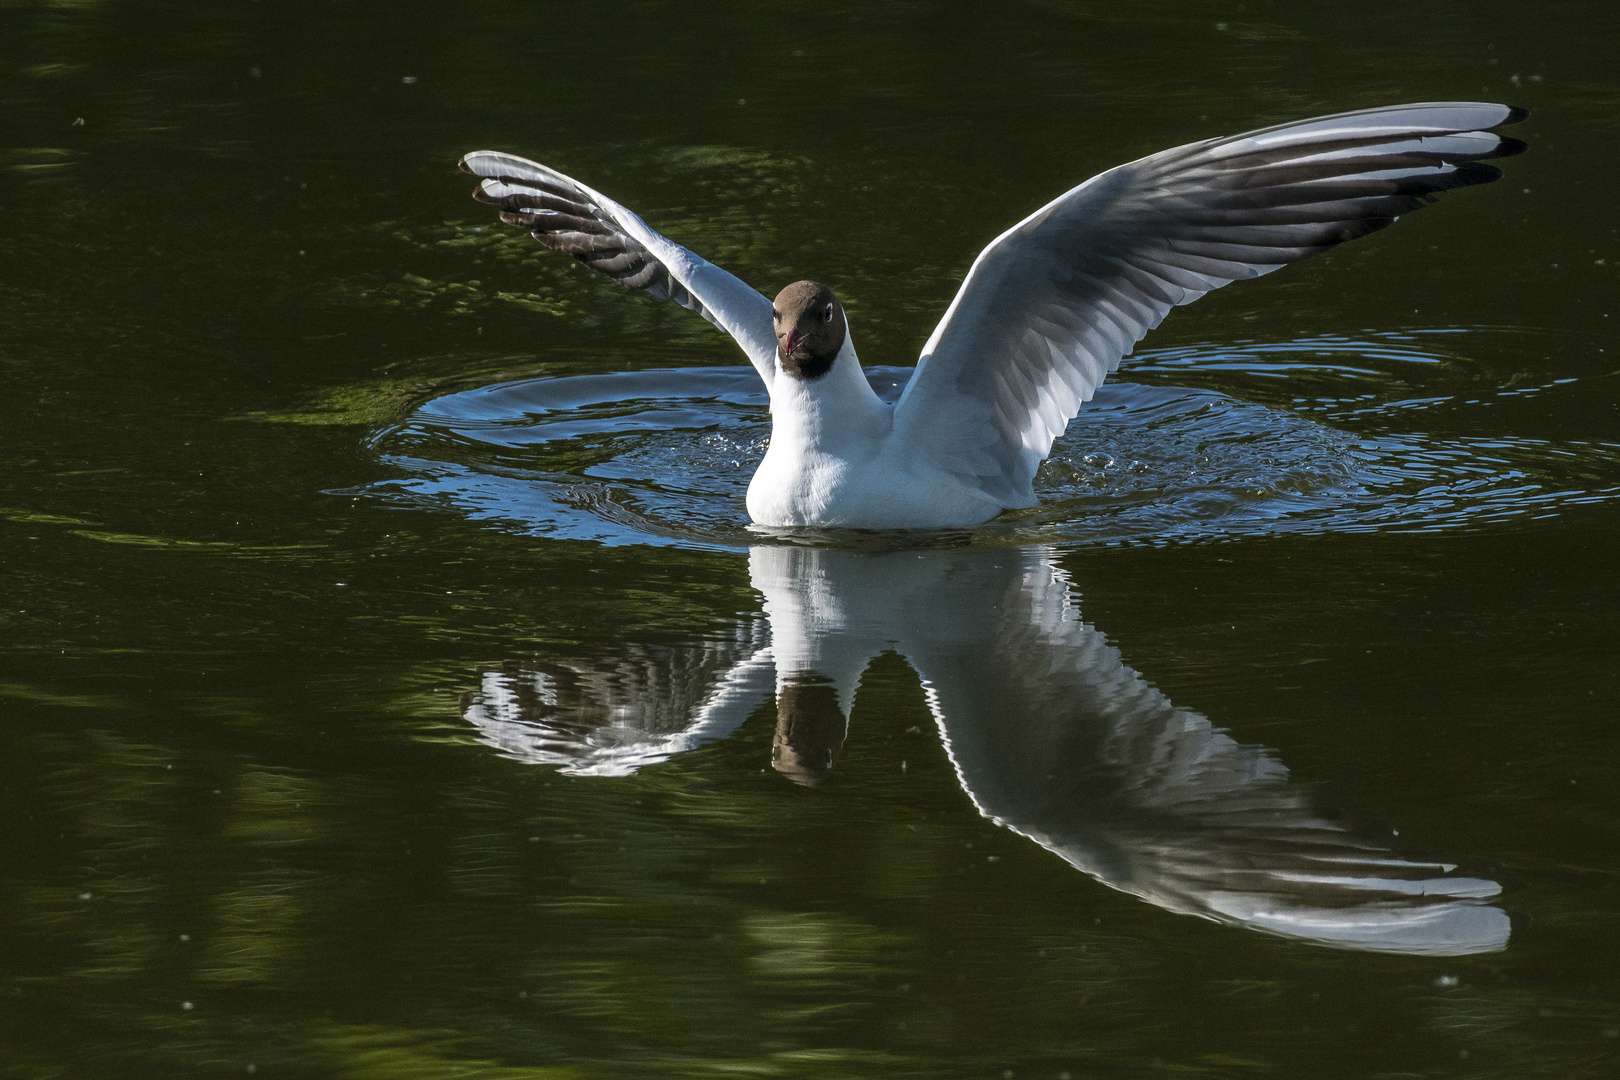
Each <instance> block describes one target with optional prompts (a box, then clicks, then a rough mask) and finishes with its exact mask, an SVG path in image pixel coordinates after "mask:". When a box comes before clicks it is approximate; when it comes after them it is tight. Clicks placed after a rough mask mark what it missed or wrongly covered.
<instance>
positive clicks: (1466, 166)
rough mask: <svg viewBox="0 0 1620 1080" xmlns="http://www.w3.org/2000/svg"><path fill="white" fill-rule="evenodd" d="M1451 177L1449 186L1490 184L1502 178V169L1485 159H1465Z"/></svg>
mask: <svg viewBox="0 0 1620 1080" xmlns="http://www.w3.org/2000/svg"><path fill="white" fill-rule="evenodd" d="M1450 179H1451V183H1449V184H1447V185H1446V187H1447V188H1460V187H1473V186H1474V185H1475V184H1489V183H1492V182H1494V181H1497V180H1500V179H1502V170H1501V169H1498V168H1497V167H1496V166H1495V165H1487V164H1485V163H1484V162H1483V161H1465V162H1463V163H1462V164H1460V165H1458V166H1457V169H1456V171H1455V172H1453V173H1452V174H1451V178H1450Z"/></svg>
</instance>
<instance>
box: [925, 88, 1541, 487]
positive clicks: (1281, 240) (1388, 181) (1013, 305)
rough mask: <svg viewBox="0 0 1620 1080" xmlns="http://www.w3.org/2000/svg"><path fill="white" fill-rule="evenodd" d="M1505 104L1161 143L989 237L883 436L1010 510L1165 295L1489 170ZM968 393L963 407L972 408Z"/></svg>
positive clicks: (1273, 257)
mask: <svg viewBox="0 0 1620 1080" xmlns="http://www.w3.org/2000/svg"><path fill="white" fill-rule="evenodd" d="M1524 115H1525V114H1524V112H1523V111H1522V110H1519V109H1514V108H1511V107H1509V106H1506V105H1493V104H1486V103H1476V102H1431V103H1426V104H1417V105H1399V106H1393V107H1389V108H1382V109H1366V110H1362V111H1360V112H1352V113H1341V114H1339V115H1336V116H1325V117H1318V118H1315V119H1310V120H1302V121H1298V122H1295V123H1291V124H1282V125H1279V126H1277V127H1272V128H1265V129H1262V130H1260V131H1252V132H1248V133H1246V134H1242V135H1234V136H1230V137H1227V138H1221V139H1211V140H1207V141H1204V142H1199V143H1192V144H1190V145H1187V146H1181V147H1177V148H1175V149H1173V150H1166V151H1164V152H1163V153H1159V154H1155V155H1153V156H1151V157H1147V158H1143V159H1141V160H1140V161H1136V162H1132V163H1131V164H1129V165H1123V166H1120V167H1119V168H1116V169H1111V170H1109V171H1108V172H1105V173H1102V174H1101V175H1099V176H1095V177H1092V178H1091V179H1090V180H1087V181H1086V182H1085V183H1083V184H1081V185H1080V186H1079V187H1076V188H1074V189H1073V190H1071V191H1069V192H1067V193H1066V194H1064V195H1063V196H1061V197H1059V198H1058V199H1056V200H1054V201H1053V202H1051V203H1049V204H1047V205H1046V206H1044V207H1042V208H1041V209H1040V210H1038V211H1036V212H1035V213H1034V214H1032V215H1030V216H1029V217H1028V218H1026V219H1025V220H1023V221H1021V222H1019V223H1018V224H1017V225H1015V226H1014V227H1013V228H1011V229H1009V230H1008V231H1007V232H1005V233H1003V234H1002V235H1001V236H999V237H997V238H996V240H995V241H993V242H992V243H991V244H990V246H989V247H987V248H985V250H984V251H983V252H982V253H981V254H980V255H979V257H978V259H976V260H975V261H974V264H973V267H972V269H971V270H969V271H968V275H967V278H966V280H964V281H963V283H962V287H961V289H960V291H959V292H958V293H957V295H956V298H955V299H954V300H953V301H952V302H951V306H950V308H949V310H947V311H946V313H945V317H944V319H942V320H941V321H940V324H939V326H938V327H936V328H935V330H934V333H933V335H932V336H931V337H930V338H929V340H928V344H927V345H925V346H924V348H923V355H922V359H921V360H920V361H919V363H918V365H917V371H916V373H915V374H914V375H913V376H912V379H911V382H910V384H909V385H907V387H906V390H905V393H904V395H903V396H902V397H901V399H900V404H899V406H898V409H897V412H896V414H895V437H896V438H898V439H902V440H905V441H906V442H907V443H908V444H912V445H915V446H917V449H918V452H919V454H922V455H925V456H926V455H931V456H932V457H933V458H934V459H936V460H941V461H949V462H950V463H951V465H952V467H953V468H954V470H955V471H957V472H958V473H959V474H960V475H962V476H963V477H964V478H968V479H971V480H972V481H973V482H976V483H977V484H978V485H979V486H980V487H981V488H982V490H984V491H985V492H986V493H987V494H989V495H990V496H991V497H993V498H995V499H998V500H1000V501H1001V502H1002V504H1003V505H1005V506H1008V507H1021V506H1032V505H1034V503H1035V495H1034V491H1033V489H1032V487H1031V483H1032V481H1033V479H1034V476H1035V470H1036V469H1037V468H1038V467H1039V465H1040V463H1041V461H1042V460H1043V459H1044V458H1045V457H1046V455H1047V453H1048V452H1050V450H1051V447H1052V442H1053V440H1054V439H1056V438H1057V437H1058V436H1059V435H1061V434H1062V433H1063V430H1064V428H1065V427H1066V426H1067V424H1068V422H1069V420H1071V419H1072V418H1073V417H1074V415H1075V413H1076V412H1077V411H1078V410H1079V408H1080V407H1081V406H1082V405H1083V404H1084V403H1085V402H1086V401H1088V400H1090V398H1091V396H1092V395H1093V394H1094V393H1095V392H1096V389H1097V387H1098V386H1099V385H1100V384H1101V383H1102V380H1103V379H1104V377H1106V375H1107V373H1108V372H1111V371H1113V370H1115V369H1116V368H1117V367H1118V366H1119V362H1120V359H1121V358H1122V357H1124V356H1126V355H1129V353H1130V351H1131V350H1132V349H1133V348H1134V347H1135V345H1136V343H1137V342H1138V341H1140V340H1141V339H1142V336H1143V335H1144V334H1146V333H1147V332H1148V331H1149V330H1151V329H1153V328H1154V327H1156V326H1158V325H1159V323H1160V322H1161V321H1162V320H1163V319H1164V317H1165V315H1166V314H1167V313H1168V312H1169V311H1170V309H1171V308H1173V307H1176V306H1179V305H1182V304H1189V303H1191V302H1192V301H1194V300H1196V299H1198V298H1199V297H1200V296H1203V295H1204V294H1205V293H1207V292H1209V291H1211V290H1212V289H1217V288H1220V287H1221V286H1222V285H1226V284H1228V283H1230V282H1232V281H1237V280H1240V279H1243V278H1253V277H1259V276H1260V275H1262V274H1268V273H1270V272H1272V271H1273V270H1277V269H1280V268H1281V267H1283V266H1285V265H1287V264H1288V263H1293V262H1299V261H1300V260H1302V259H1307V258H1310V257H1311V256H1312V255H1317V254H1320V253H1322V252H1324V251H1328V250H1330V249H1331V248H1334V247H1336V246H1338V245H1339V244H1342V243H1345V242H1346V241H1348V240H1354V239H1356V238H1358V237H1361V236H1365V235H1367V234H1368V233H1372V232H1376V231H1377V230H1379V229H1383V228H1386V227H1387V226H1389V225H1391V224H1392V223H1394V221H1395V219H1396V218H1398V217H1399V216H1401V215H1402V214H1407V213H1410V212H1412V211H1413V210H1416V209H1419V208H1421V207H1423V206H1425V205H1427V204H1428V203H1430V202H1433V201H1434V199H1435V196H1436V195H1437V194H1439V193H1440V192H1442V191H1447V190H1450V189H1452V188H1457V187H1467V186H1470V185H1474V184H1485V183H1490V182H1491V181H1492V180H1495V179H1497V178H1499V177H1500V176H1501V171H1500V170H1499V169H1497V168H1496V167H1495V166H1492V165H1489V164H1486V159H1490V158H1499V157H1506V156H1508V155H1511V154H1516V153H1519V152H1521V151H1522V150H1523V149H1524V148H1525V147H1524V144H1523V143H1521V142H1519V141H1518V140H1515V139H1508V138H1504V137H1502V136H1500V135H1497V134H1495V133H1493V132H1492V131H1490V130H1488V129H1490V128H1494V127H1498V126H1501V125H1503V124H1509V123H1514V122H1516V121H1518V120H1521V119H1523V117H1524ZM976 403H977V404H976Z"/></svg>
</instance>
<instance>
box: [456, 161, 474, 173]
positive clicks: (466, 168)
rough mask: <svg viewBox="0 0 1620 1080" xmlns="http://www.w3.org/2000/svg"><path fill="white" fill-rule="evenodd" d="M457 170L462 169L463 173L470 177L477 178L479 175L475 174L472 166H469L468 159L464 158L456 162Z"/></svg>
mask: <svg viewBox="0 0 1620 1080" xmlns="http://www.w3.org/2000/svg"><path fill="white" fill-rule="evenodd" d="M456 168H458V169H460V170H461V171H462V172H464V173H467V174H468V175H470V176H477V175H478V174H477V173H475V172H473V168H472V166H471V165H469V164H467V159H466V158H462V159H461V160H460V161H458V162H456Z"/></svg>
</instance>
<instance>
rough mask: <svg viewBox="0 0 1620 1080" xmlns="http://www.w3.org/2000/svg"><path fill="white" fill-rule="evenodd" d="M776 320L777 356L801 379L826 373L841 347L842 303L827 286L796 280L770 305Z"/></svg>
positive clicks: (783, 366) (843, 331)
mask: <svg viewBox="0 0 1620 1080" xmlns="http://www.w3.org/2000/svg"><path fill="white" fill-rule="evenodd" d="M771 315H772V317H773V318H774V319H775V321H776V359H777V362H778V363H779V364H781V366H782V370H783V371H785V372H787V373H788V374H789V375H793V376H796V377H798V378H800V379H806V380H808V379H819V378H820V377H821V376H823V375H825V374H827V372H828V370H829V369H830V368H831V367H832V365H833V361H834V360H836V359H837V358H838V350H839V349H842V348H843V347H844V335H845V333H846V330H845V326H844V305H843V304H840V303H839V302H838V297H836V296H834V295H833V291H832V290H831V289H829V288H827V286H825V285H822V284H820V283H819V282H815V281H795V282H794V283H793V284H791V285H789V286H788V287H787V288H785V289H783V290H782V291H781V292H779V293H777V294H776V300H775V301H774V302H773V303H772V304H771Z"/></svg>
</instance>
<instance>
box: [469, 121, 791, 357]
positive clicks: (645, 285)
mask: <svg viewBox="0 0 1620 1080" xmlns="http://www.w3.org/2000/svg"><path fill="white" fill-rule="evenodd" d="M461 167H462V169H463V170H465V171H467V172H470V173H472V174H474V175H475V176H480V177H483V183H482V184H480V185H479V186H478V190H476V191H475V192H473V198H475V199H477V200H478V201H479V202H485V203H490V204H491V205H493V206H498V207H500V208H501V220H502V221H504V222H506V223H507V224H508V225H517V226H519V227H521V228H524V229H528V230H530V231H531V232H533V233H534V238H535V239H536V240H538V241H540V242H541V243H542V244H544V245H545V246H546V247H548V248H551V249H552V250H553V251H563V252H567V253H568V254H570V255H572V256H574V258H576V259H578V260H579V261H580V262H582V263H584V264H585V265H586V266H589V267H591V268H592V269H594V270H600V271H601V272H602V273H604V274H606V275H608V276H609V277H611V278H613V279H614V280H615V281H617V282H618V283H619V284H620V285H623V286H624V287H626V288H629V289H644V290H646V291H647V292H649V293H651V294H652V295H654V296H657V297H659V298H661V299H665V300H673V301H675V302H676V303H677V304H679V305H681V306H682V307H684V308H686V309H688V310H689V311H695V312H697V313H698V314H699V315H701V316H703V317H704V318H705V319H708V320H709V321H710V322H712V323H714V325H716V326H718V327H719V328H720V329H722V330H724V331H725V332H726V333H728V334H730V335H731V336H732V337H733V338H735V339H736V340H737V344H739V345H741V346H742V350H743V352H745V353H747V354H748V359H749V360H751V361H753V364H754V368H755V369H756V370H757V371H758V372H759V375H760V378H762V379H764V380H765V385H766V387H767V388H768V387H769V386H770V385H771V379H772V376H774V375H775V373H776V334H775V330H774V328H773V326H772V324H771V302H770V300H769V299H767V298H766V297H765V296H763V295H761V294H760V292H759V291H758V290H756V289H754V288H752V287H750V286H749V285H748V284H747V283H746V282H744V281H742V280H741V279H740V278H738V277H736V276H735V275H733V274H729V273H727V272H726V271H724V270H722V269H720V267H718V266H716V265H714V264H713V263H711V262H708V261H707V260H705V259H702V258H699V257H698V256H696V255H694V254H692V253H691V252H690V251H687V250H686V249H685V248H683V247H681V246H680V245H679V244H677V243H674V242H673V241H671V240H669V239H668V238H666V237H664V236H661V235H660V234H658V233H657V232H655V231H653V230H652V229H651V228H649V227H648V226H647V223H646V222H645V221H642V220H641V218H640V217H639V216H638V215H636V214H635V213H633V212H631V211H629V210H626V209H625V208H624V207H622V206H620V205H619V204H618V203H616V202H614V201H613V200H612V199H610V198H608V197H607V196H606V195H603V194H602V193H601V192H598V191H593V190H592V189H591V188H588V187H586V186H585V185H584V184H581V183H580V182H579V181H578V180H575V179H573V178H571V177H568V176H564V175H563V174H562V173H560V172H557V171H556V170H555V169H548V168H547V167H546V166H544V165H541V164H540V163H539V162H535V161H530V160H528V159H527V158H520V157H516V156H514V155H512V154H501V153H497V152H495V151H493V150H479V151H476V152H474V153H471V154H468V155H467V156H466V157H464V158H462V159H461Z"/></svg>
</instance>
